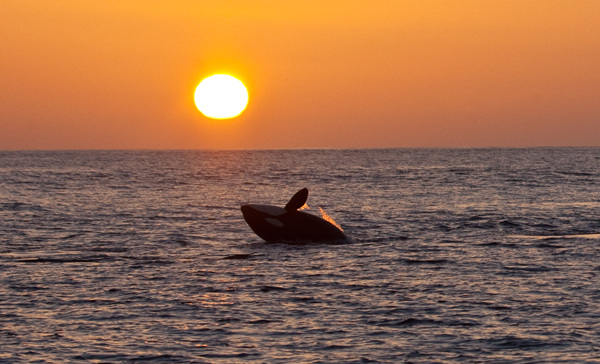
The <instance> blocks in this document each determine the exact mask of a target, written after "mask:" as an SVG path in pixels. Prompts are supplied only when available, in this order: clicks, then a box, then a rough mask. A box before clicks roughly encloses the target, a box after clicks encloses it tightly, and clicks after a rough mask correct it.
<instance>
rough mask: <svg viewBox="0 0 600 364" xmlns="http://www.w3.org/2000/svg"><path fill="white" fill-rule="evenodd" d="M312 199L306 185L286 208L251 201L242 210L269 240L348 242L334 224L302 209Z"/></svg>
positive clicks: (262, 236)
mask: <svg viewBox="0 0 600 364" xmlns="http://www.w3.org/2000/svg"><path fill="white" fill-rule="evenodd" d="M307 199H308V189H306V188H303V189H301V190H300V191H298V192H296V194H295V195H294V196H293V197H292V198H291V199H290V201H289V202H288V203H287V205H285V207H283V208H282V207H279V206H272V205H258V204H247V205H242V207H241V210H242V214H243V215H244V220H246V223H248V225H249V226H250V228H251V229H252V231H254V233H256V235H258V236H259V237H260V238H262V239H263V240H265V241H266V242H270V243H272V242H283V243H303V242H329V243H343V242H345V241H348V237H347V236H346V234H344V232H343V231H342V230H341V229H340V228H338V227H337V226H336V225H334V224H333V223H331V222H329V221H327V220H325V219H322V218H320V217H318V216H315V215H312V214H309V213H306V212H302V211H298V209H299V208H301V207H302V206H304V204H305V203H306V200H307Z"/></svg>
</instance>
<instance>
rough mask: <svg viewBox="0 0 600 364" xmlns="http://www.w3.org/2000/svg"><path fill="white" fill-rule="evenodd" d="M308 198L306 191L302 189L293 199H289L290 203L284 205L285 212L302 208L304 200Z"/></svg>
mask: <svg viewBox="0 0 600 364" xmlns="http://www.w3.org/2000/svg"><path fill="white" fill-rule="evenodd" d="M307 198H308V189H306V188H303V189H301V190H300V191H298V192H296V194H295V195H294V197H292V198H291V199H290V202H288V203H287V205H285V210H286V211H296V210H298V209H299V208H300V207H302V206H304V204H305V203H306V199H307Z"/></svg>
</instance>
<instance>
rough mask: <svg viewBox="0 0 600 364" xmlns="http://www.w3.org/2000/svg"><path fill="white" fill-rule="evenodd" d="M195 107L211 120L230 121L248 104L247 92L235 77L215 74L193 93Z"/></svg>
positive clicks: (201, 83)
mask: <svg viewBox="0 0 600 364" xmlns="http://www.w3.org/2000/svg"><path fill="white" fill-rule="evenodd" d="M194 101H195V102H196V107H197V108H198V110H200V112H201V113H202V114H204V115H205V116H207V117H209V118H212V119H230V118H234V117H236V116H238V115H240V114H241V113H242V112H243V111H244V110H245V109H246V105H247V104H248V91H247V90H246V87H245V86H244V84H243V83H242V82H241V81H240V80H238V79H237V78H235V77H232V76H229V75H223V74H217V75H213V76H210V77H207V78H205V79H204V80H203V81H202V82H200V84H199V85H198V87H197V88H196V92H195V93H194Z"/></svg>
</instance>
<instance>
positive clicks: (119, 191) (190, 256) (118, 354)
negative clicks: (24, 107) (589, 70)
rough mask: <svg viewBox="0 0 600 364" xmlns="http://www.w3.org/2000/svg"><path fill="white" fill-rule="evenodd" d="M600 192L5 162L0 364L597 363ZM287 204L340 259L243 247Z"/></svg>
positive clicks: (491, 182)
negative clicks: (303, 192)
mask: <svg viewBox="0 0 600 364" xmlns="http://www.w3.org/2000/svg"><path fill="white" fill-rule="evenodd" d="M599 186H600V149H597V148H596V149H594V148H587V149H574V148H560V149H551V148H549V149H415V150H404V149H383V150H287V151H214V152H210V151H77V152H67V151H65V152H59V151H57V152H0V362H2V363H65V362H76V363H123V362H125V363H127V362H132V363H402V362H406V363H447V362H464V363H549V362H552V363H585V362H587V363H595V362H600V359H599V358H600V283H599V281H600V279H598V274H599V273H600V244H599V243H600V235H599V234H600V188H599ZM302 187H307V188H308V189H309V190H310V195H309V198H308V205H309V206H310V207H311V210H309V211H310V212H312V213H315V214H318V211H319V209H318V207H321V208H323V209H324V210H325V211H326V212H327V213H328V214H329V215H330V216H331V217H333V218H334V219H335V220H336V221H337V223H339V224H340V225H341V226H342V227H343V228H344V231H345V232H346V233H347V234H348V235H349V236H351V237H352V238H353V240H354V242H351V243H349V244H344V245H327V244H313V245H303V246H297V245H284V244H265V243H264V242H263V241H261V240H260V238H258V237H257V236H256V235H254V233H253V232H252V231H251V230H250V228H249V227H248V226H247V225H246V223H245V222H244V220H243V218H242V215H241V212H240V210H239V206H240V205H241V204H244V203H268V204H275V205H279V206H284V205H285V204H286V203H287V201H288V200H289V198H290V197H291V196H292V195H293V194H294V193H295V192H296V191H297V190H299V189H300V188H302ZM228 258H238V259H228Z"/></svg>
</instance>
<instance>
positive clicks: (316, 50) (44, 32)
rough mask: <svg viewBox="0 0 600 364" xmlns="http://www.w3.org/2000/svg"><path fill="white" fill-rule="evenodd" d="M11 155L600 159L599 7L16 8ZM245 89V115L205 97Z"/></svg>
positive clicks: (379, 3)
mask: <svg viewBox="0 0 600 364" xmlns="http://www.w3.org/2000/svg"><path fill="white" fill-rule="evenodd" d="M0 34H1V35H2V36H1V37H0V55H1V57H0V150H15V149H16V150H19V149H189V148H194V149H196V148H197V149H206V148H235V149H238V148H368V147H375V148H381V147H535V146H600V1H598V0H519V1H516V0H472V1H467V0H456V1H450V0H446V1H441V0H439V1H433V0H409V1H404V0H372V1H364V0H361V1H358V0H345V1H335V2H334V1H323V0H296V1H291V2H290V1H275V0H253V1H233V0H215V1H213V0H195V1H192V0H168V1H167V0H161V1H159V0H86V1H81V0H52V1H48V0H7V1H2V3H1V4H0ZM214 73H228V74H231V75H233V76H235V77H238V78H239V79H240V80H242V81H243V82H244V83H245V84H246V86H247V87H248V91H249V94H250V101H249V104H248V108H247V110H246V111H245V112H244V114H242V116H240V117H238V118H236V119H231V120H228V121H216V120H210V119H207V118H205V117H204V116H202V114H200V113H199V112H198V111H197V110H196V108H195V106H194V101H193V94H194V89H195V87H196V85H197V84H198V83H199V82H200V81H201V80H202V79H203V78H204V77H207V76H209V75H211V74H214Z"/></svg>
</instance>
